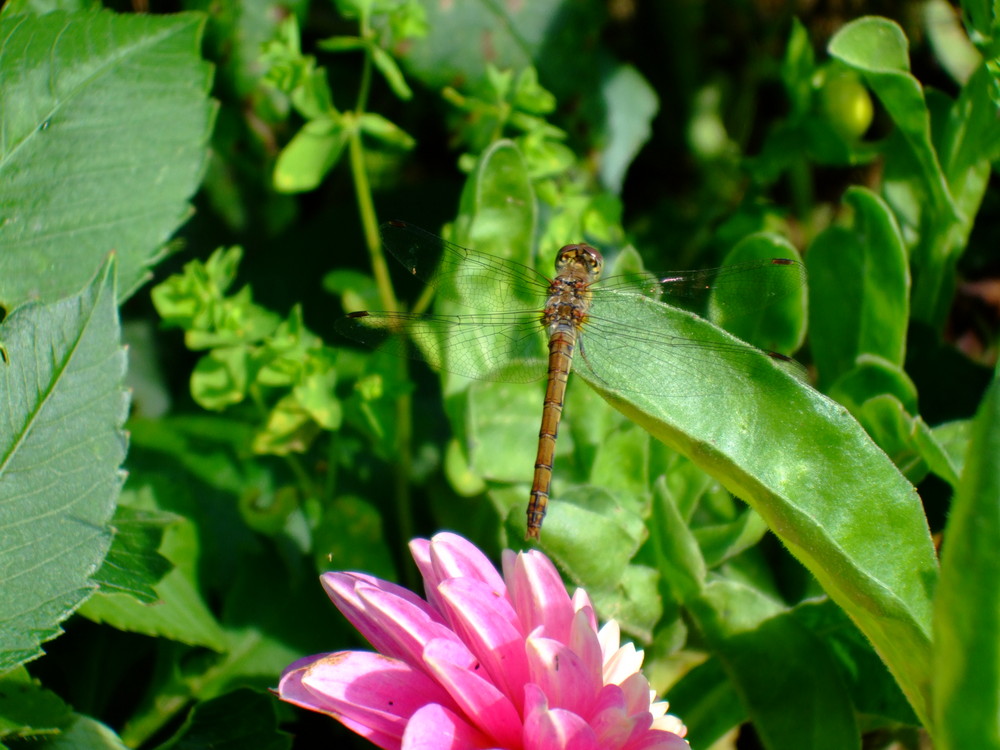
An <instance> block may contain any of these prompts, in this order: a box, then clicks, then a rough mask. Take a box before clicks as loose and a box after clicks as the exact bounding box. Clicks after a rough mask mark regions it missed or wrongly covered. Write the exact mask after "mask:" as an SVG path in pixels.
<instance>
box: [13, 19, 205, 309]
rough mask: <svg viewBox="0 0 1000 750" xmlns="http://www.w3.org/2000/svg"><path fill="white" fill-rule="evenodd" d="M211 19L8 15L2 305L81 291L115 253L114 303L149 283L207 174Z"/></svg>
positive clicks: (46, 298)
mask: <svg viewBox="0 0 1000 750" xmlns="http://www.w3.org/2000/svg"><path fill="white" fill-rule="evenodd" d="M203 24H204V18H203V17H201V16H195V15H183V14H180V15H173V16H151V15H127V16H116V15H114V14H112V13H110V12H103V13H80V14H73V15H69V14H66V13H62V12H57V13H50V14H48V15H45V16H41V17H37V18H34V17H28V16H18V17H13V18H7V17H5V18H3V19H2V20H0V39H2V40H3V41H2V43H0V84H2V85H0V128H2V131H3V133H4V138H3V142H2V145H0V165H2V166H0V206H3V213H4V218H3V221H0V246H2V247H3V248H4V252H3V253H2V254H0V304H2V305H3V306H4V307H6V308H7V309H11V308H13V307H15V306H16V305H18V304H19V303H21V302H23V301H25V300H27V299H29V298H35V297H38V298H41V299H43V300H55V299H58V298H60V297H63V296H66V295H68V294H71V293H73V292H75V291H76V290H78V289H80V288H81V287H82V286H83V285H84V284H85V283H86V282H87V281H88V280H89V279H90V278H91V277H92V276H93V274H94V273H95V272H96V271H97V269H98V267H99V266H100V265H101V264H102V263H103V262H104V258H105V256H106V255H107V253H108V251H109V250H111V249H114V250H115V251H116V252H117V254H118V258H119V260H118V267H119V271H118V278H119V282H118V289H119V297H120V299H125V298H127V297H128V296H130V295H131V294H132V293H133V292H134V291H135V290H136V289H137V288H138V287H139V286H140V285H141V284H143V283H144V282H145V281H146V279H147V278H148V277H149V268H150V267H151V266H152V265H153V264H154V263H156V262H157V261H158V260H159V259H160V258H161V257H162V255H163V254H164V242H165V241H166V239H167V238H168V237H169V236H170V235H171V234H172V233H173V232H174V230H176V229H177V227H178V226H179V225H180V224H181V223H182V222H183V221H184V220H185V219H186V218H187V217H188V215H189V214H190V211H191V208H190V206H189V204H188V202H187V201H188V199H189V198H190V197H191V195H192V193H194V191H195V189H196V188H197V186H198V184H199V182H200V181H201V177H202V173H203V171H204V168H205V159H206V154H207V141H208V136H209V131H210V129H211V126H212V120H213V113H214V107H213V105H212V103H211V101H210V100H209V98H208V88H209V85H210V82H211V71H210V68H209V67H208V65H207V64H206V63H204V62H203V61H202V60H201V58H200V57H199V54H198V50H199V45H200V42H201V31H202V26H203ZM167 125H168V126H167Z"/></svg>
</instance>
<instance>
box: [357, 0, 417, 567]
mask: <svg viewBox="0 0 1000 750" xmlns="http://www.w3.org/2000/svg"><path fill="white" fill-rule="evenodd" d="M361 36H362V38H364V39H368V38H369V37H370V33H369V28H368V19H367V15H362V18H361ZM371 69H372V60H371V52H370V51H369V50H366V52H365V61H364V65H363V67H362V73H361V85H360V87H359V90H358V101H357V107H356V108H355V115H356V116H357V117H358V118H359V119H360V117H361V116H362V115H363V114H364V110H365V106H366V105H367V101H368V92H369V88H370V86H371V74H372V73H371ZM350 158H351V174H352V177H353V178H354V190H355V194H356V195H357V200H358V211H359V212H360V214H361V224H362V227H363V229H364V234H365V244H366V245H367V247H368V255H369V258H370V260H371V266H372V275H373V276H374V277H375V285H376V287H377V288H378V292H379V299H380V300H381V304H382V306H383V308H384V309H385V310H388V311H396V310H399V307H400V306H399V301H398V300H397V299H396V294H395V292H394V291H393V288H392V280H391V278H390V276H389V269H388V265H387V264H386V262H385V253H384V252H383V250H382V241H381V239H380V237H379V233H378V220H377V219H376V216H375V204H374V201H373V200H372V193H371V185H370V183H369V182H368V172H367V171H366V170H365V151H364V144H363V143H362V142H361V130H360V128H359V127H355V128H354V129H353V130H352V132H351V137H350ZM399 366H400V367H401V368H402V372H401V373H400V374H401V376H402V379H403V380H406V379H407V378H408V373H407V370H408V367H407V364H406V362H405V360H401V361H400V365H399ZM412 440H413V402H412V399H411V398H410V396H409V394H404V395H400V396H398V397H397V398H396V451H395V452H396V461H395V462H394V473H393V503H394V505H395V508H396V520H397V523H398V524H399V534H400V537H401V539H400V541H401V543H402V544H403V545H404V546H405V545H406V543H407V542H409V540H410V539H412V538H413V501H412V497H411V495H410V467H411V465H412V462H413V459H412V452H413V448H412V445H411V443H412ZM403 579H404V583H406V584H407V585H408V586H410V587H413V586H414V585H415V584H416V583H418V580H417V571H416V568H415V567H414V566H413V564H412V563H411V564H410V565H404V566H403Z"/></svg>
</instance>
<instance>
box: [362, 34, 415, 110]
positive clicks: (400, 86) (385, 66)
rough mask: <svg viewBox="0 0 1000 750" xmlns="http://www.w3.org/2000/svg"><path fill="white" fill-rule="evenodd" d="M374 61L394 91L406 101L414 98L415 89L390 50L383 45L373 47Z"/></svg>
mask: <svg viewBox="0 0 1000 750" xmlns="http://www.w3.org/2000/svg"><path fill="white" fill-rule="evenodd" d="M371 50H372V62H373V63H374V64H375V67H376V68H378V71H379V72H380V73H381V74H382V76H383V78H385V80H386V83H388V84H389V88H391V89H392V92H393V93H394V94H395V95H396V96H398V97H399V98H400V99H402V100H403V101H404V102H408V101H410V99H412V98H413V91H412V90H411V89H410V86H409V85H408V84H407V83H406V79H405V78H404V77H403V71H401V70H400V69H399V66H398V65H397V64H396V61H395V60H394V59H393V58H392V55H390V54H389V53H388V52H386V51H385V50H384V49H382V48H381V47H372V48H371Z"/></svg>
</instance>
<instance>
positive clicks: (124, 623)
mask: <svg viewBox="0 0 1000 750" xmlns="http://www.w3.org/2000/svg"><path fill="white" fill-rule="evenodd" d="M131 424H132V426H134V425H135V423H131ZM161 424H162V423H161ZM140 442H141V441H140ZM132 455H133V457H134V456H135V452H134V451H133V454H132ZM216 473H217V474H222V473H223V472H221V471H218V468H217V469H216ZM137 475H141V476H143V480H141V481H142V482H143V483H142V484H140V486H139V489H138V490H136V489H134V486H135V484H137V482H136V476H137ZM177 480H178V472H176V471H174V472H171V475H170V476H169V478H165V477H156V476H151V475H150V474H149V473H148V472H144V471H142V469H139V470H138V471H135V472H134V473H133V474H132V476H131V478H130V480H129V486H128V487H127V488H126V490H125V492H123V493H122V502H123V503H129V505H130V507H132V508H134V509H135V510H137V511H139V510H141V511H143V512H146V513H154V514H157V515H159V516H165V515H167V514H168V511H167V510H164V509H163V508H165V507H168V506H170V505H172V504H173V505H179V506H180V507H178V508H177V510H183V507H184V504H180V503H178V499H179V498H181V499H184V500H185V501H186V504H187V505H188V506H190V505H192V504H194V502H195V501H194V499H193V497H192V496H191V490H190V489H189V485H188V484H187V483H182V482H179V481H177ZM170 501H172V502H170ZM170 515H171V516H172V517H173V519H174V523H172V524H171V525H170V526H168V527H167V528H166V529H165V533H164V536H163V542H162V544H161V545H160V552H161V554H163V556H164V557H165V558H166V559H167V560H168V561H170V562H171V564H172V565H173V566H174V567H173V569H172V570H171V571H170V572H169V573H167V575H166V576H165V577H164V578H163V579H162V580H160V581H159V582H158V583H156V585H155V586H154V587H153V588H154V590H155V592H156V597H157V601H156V602H155V603H154V604H152V605H147V604H143V603H140V602H139V601H137V600H136V599H135V598H134V597H132V596H127V595H125V594H116V593H105V592H103V591H102V592H98V593H97V595H95V596H93V597H91V598H90V599H89V600H87V602H86V603H85V604H84V605H83V607H81V608H80V614H81V615H83V616H84V617H86V618H88V619H90V620H92V621H94V622H98V623H107V624H108V625H110V626H112V627H114V628H116V629H118V630H123V631H127V632H131V633H142V634H144V635H148V636H152V637H163V638H169V639H171V640H174V641H177V642H179V643H185V644H188V645H191V646H201V647H204V648H209V649H212V650H213V651H217V652H221V651H223V650H225V647H226V642H225V634H224V633H223V631H222V629H221V628H220V626H219V624H218V622H217V621H216V619H215V617H214V615H213V614H212V613H211V611H210V610H209V608H208V606H207V605H206V603H205V601H204V599H203V598H202V595H201V593H200V590H201V585H202V584H201V581H200V578H199V573H198V569H197V568H198V561H199V558H200V556H201V554H200V553H201V548H200V542H199V539H198V532H197V529H196V527H195V524H194V522H193V521H191V520H190V519H189V518H186V517H184V516H181V515H177V514H176V513H172V512H171V513H170Z"/></svg>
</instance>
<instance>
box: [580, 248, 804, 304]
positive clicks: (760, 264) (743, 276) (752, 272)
mask: <svg viewBox="0 0 1000 750" xmlns="http://www.w3.org/2000/svg"><path fill="white" fill-rule="evenodd" d="M805 283H806V270H805V266H804V265H803V264H802V263H800V262H798V261H796V260H788V259H785V258H766V259H762V260H752V261H748V262H746V263H734V264H733V265H730V266H722V267H720V268H703V269H700V270H696V271H675V272H672V273H666V274H659V275H653V274H648V275H647V274H625V275H621V276H612V277H610V278H608V279H606V280H605V281H603V282H601V283H599V284H598V285H596V286H595V287H594V290H593V291H594V294H595V295H598V296H599V295H602V294H605V293H607V292H611V293H615V292H625V293H629V294H637V295H642V296H645V297H651V298H653V299H657V300H660V301H663V302H668V303H674V304H680V305H681V306H682V307H685V308H688V307H694V308H700V307H703V306H704V304H705V303H706V302H707V300H708V299H709V298H711V300H712V305H713V306H714V307H718V308H720V309H723V310H725V311H726V312H729V313H734V314H738V313H745V312H752V311H754V310H758V309H760V308H761V307H764V306H766V305H769V304H771V303H773V302H777V301H778V300H781V299H786V298H788V297H791V296H793V295H795V294H796V293H797V292H799V290H801V289H802V287H803V286H804V285H805Z"/></svg>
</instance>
